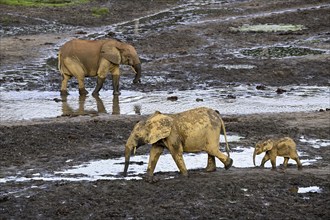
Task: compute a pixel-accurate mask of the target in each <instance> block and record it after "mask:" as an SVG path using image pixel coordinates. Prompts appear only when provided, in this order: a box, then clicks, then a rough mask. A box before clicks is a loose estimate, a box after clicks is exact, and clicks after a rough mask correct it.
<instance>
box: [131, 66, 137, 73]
mask: <svg viewBox="0 0 330 220" xmlns="http://www.w3.org/2000/svg"><path fill="white" fill-rule="evenodd" d="M131 69H132V70H133V72H134V73H135V74H137V72H136V71H135V69H134V67H133V66H131Z"/></svg>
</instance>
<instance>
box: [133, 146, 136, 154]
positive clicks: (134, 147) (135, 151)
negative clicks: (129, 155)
mask: <svg viewBox="0 0 330 220" xmlns="http://www.w3.org/2000/svg"><path fill="white" fill-rule="evenodd" d="M133 153H134V155H135V153H136V147H134V151H133Z"/></svg>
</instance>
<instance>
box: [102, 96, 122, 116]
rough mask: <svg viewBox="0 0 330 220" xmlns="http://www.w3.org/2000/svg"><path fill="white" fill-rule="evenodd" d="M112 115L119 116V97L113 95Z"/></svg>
mask: <svg viewBox="0 0 330 220" xmlns="http://www.w3.org/2000/svg"><path fill="white" fill-rule="evenodd" d="M100 100H101V99H100ZM112 114H113V115H120V107H119V95H113V98H112Z"/></svg>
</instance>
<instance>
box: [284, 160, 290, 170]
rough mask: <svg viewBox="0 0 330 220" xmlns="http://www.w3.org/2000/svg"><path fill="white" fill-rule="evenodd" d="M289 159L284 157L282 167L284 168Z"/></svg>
mask: <svg viewBox="0 0 330 220" xmlns="http://www.w3.org/2000/svg"><path fill="white" fill-rule="evenodd" d="M289 159H290V158H289V157H284V162H283V167H284V168H287V166H288V162H289Z"/></svg>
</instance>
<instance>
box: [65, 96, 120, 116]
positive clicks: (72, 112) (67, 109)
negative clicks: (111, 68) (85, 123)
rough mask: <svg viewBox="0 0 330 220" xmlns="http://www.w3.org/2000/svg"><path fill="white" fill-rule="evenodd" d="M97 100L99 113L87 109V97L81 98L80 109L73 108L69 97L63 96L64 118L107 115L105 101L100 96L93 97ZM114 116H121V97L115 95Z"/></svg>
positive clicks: (113, 100)
mask: <svg viewBox="0 0 330 220" xmlns="http://www.w3.org/2000/svg"><path fill="white" fill-rule="evenodd" d="M93 97H94V98H95V100H96V107H97V111H96V110H94V109H85V102H86V98H87V96H86V95H81V96H79V107H78V109H74V108H72V107H71V106H70V105H69V103H68V100H67V96H61V98H62V112H63V114H62V116H70V117H72V116H78V115H98V114H99V113H107V110H106V109H105V107H104V104H103V101H102V99H101V98H100V97H99V96H93ZM112 103H113V104H112V114H113V115H119V114H120V107H119V96H118V95H113V99H112Z"/></svg>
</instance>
